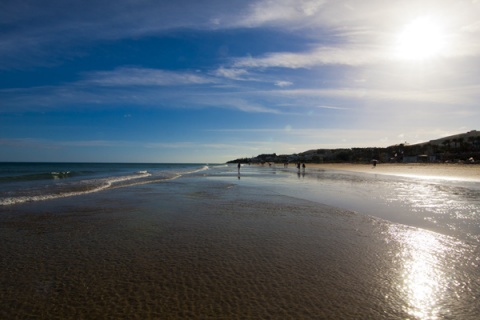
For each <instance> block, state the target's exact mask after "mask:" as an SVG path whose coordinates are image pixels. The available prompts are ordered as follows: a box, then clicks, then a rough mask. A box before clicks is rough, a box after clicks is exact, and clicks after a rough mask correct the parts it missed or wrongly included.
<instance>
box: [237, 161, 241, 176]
mask: <svg viewBox="0 0 480 320" xmlns="http://www.w3.org/2000/svg"><path fill="white" fill-rule="evenodd" d="M240 167H241V165H240V162H239V163H238V165H237V168H238V174H240Z"/></svg>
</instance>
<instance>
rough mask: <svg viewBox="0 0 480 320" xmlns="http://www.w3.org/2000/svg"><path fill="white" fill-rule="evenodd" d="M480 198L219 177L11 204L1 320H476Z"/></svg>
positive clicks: (398, 182)
mask: <svg viewBox="0 0 480 320" xmlns="http://www.w3.org/2000/svg"><path fill="white" fill-rule="evenodd" d="M452 190H453V192H452ZM477 195H478V189H476V186H475V185H468V184H463V183H456V184H443V183H442V182H438V181H423V180H412V179H404V178H398V177H397V178H392V177H381V176H376V177H375V176H366V175H355V174H352V175H348V174H347V175H346V174H343V173H341V174H339V173H332V172H320V171H319V172H308V171H307V172H306V174H305V175H303V176H302V175H300V176H297V174H296V172H293V173H292V172H289V171H282V170H276V169H271V168H258V167H256V168H254V167H252V168H248V167H244V168H242V171H241V175H240V176H238V174H237V170H236V168H234V167H231V168H230V167H220V168H213V169H210V170H207V171H202V172H198V173H195V174H190V175H185V176H184V177H181V178H178V179H176V180H169V181H162V182H156V183H152V184H142V185H136V186H128V187H125V188H116V189H110V190H107V191H105V192H98V193H95V194H86V195H83V196H79V197H71V198H59V199H55V200H48V201H43V202H35V203H24V204H20V205H15V206H6V207H2V208H1V209H0V210H1V211H0V229H1V230H0V242H1V243H2V245H1V246H0V256H1V257H2V259H1V260H0V269H1V270H2V273H1V276H0V281H1V282H0V285H1V288H2V290H0V304H1V305H0V318H2V319H28V318H36V319H56V318H57V319H87V318H88V319H105V318H114V319H179V318H180V319H181V318H193V319H196V318H198V319H205V318H208V319H286V318H292V319H322V318H323V319H338V318H341V319H359V318H363V319H477V318H478V312H479V310H480V302H479V301H478V297H479V296H480V271H479V270H480V268H479V267H480V266H479V264H480V250H479V243H478V241H477V239H478V231H477V230H478V229H476V228H477V226H476V224H475V223H476V221H475V219H474V218H472V217H471V215H469V214H468V212H470V213H473V212H475V214H478V198H477ZM422 199H423V200H422ZM442 199H444V201H442ZM322 203H327V204H328V205H329V206H327V205H323V204H322ZM349 206H353V207H354V209H355V211H356V212H357V213H354V212H353V211H351V209H350V208H349ZM349 209H350V210H349ZM385 209H389V212H387V213H385V212H384V210H385ZM452 211H454V212H452ZM382 215H383V216H382ZM432 217H436V220H432V219H430V218H432ZM394 218H395V219H394ZM392 221H394V222H392ZM454 227H455V228H454ZM432 230H433V231H432Z"/></svg>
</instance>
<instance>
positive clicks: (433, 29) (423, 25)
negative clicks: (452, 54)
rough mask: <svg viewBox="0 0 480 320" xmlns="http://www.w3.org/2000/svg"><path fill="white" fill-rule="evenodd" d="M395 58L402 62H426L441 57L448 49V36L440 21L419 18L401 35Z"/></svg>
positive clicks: (398, 38)
mask: <svg viewBox="0 0 480 320" xmlns="http://www.w3.org/2000/svg"><path fill="white" fill-rule="evenodd" d="M396 40H397V41H396V50H395V56H396V57H397V58H398V59H401V60H426V59H431V58H434V57H437V56H439V55H440V54H441V53H442V52H443V51H444V50H445V48H446V36H445V33H444V30H443V28H442V25H441V23H440V22H439V21H437V20H435V19H433V18H431V17H419V18H417V19H415V20H413V21H412V22H410V23H409V24H407V25H406V26H405V27H404V28H403V30H402V31H401V32H400V33H399V35H398V37H397V39H396Z"/></svg>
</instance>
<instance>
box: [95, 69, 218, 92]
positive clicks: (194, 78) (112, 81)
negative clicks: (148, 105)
mask: <svg viewBox="0 0 480 320" xmlns="http://www.w3.org/2000/svg"><path fill="white" fill-rule="evenodd" d="M86 82H87V83H89V84H94V85H101V86H112V87H121V86H172V85H192V84H207V83H215V82H216V80H215V79H213V78H209V77H206V76H204V75H200V74H195V73H189V72H171V71H165V70H158V69H146V68H131V67H122V68H118V69H116V70H113V71H97V72H91V73H89V74H88V75H87V80H86Z"/></svg>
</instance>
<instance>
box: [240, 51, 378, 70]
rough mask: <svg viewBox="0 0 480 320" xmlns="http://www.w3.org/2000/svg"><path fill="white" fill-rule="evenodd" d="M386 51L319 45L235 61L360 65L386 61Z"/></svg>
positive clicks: (291, 66)
mask: <svg viewBox="0 0 480 320" xmlns="http://www.w3.org/2000/svg"><path fill="white" fill-rule="evenodd" d="M385 60H386V57H385V53H384V52H382V50H381V48H374V47H363V48H362V47H343V48H341V47H338V48H335V47H319V48H317V49H314V50H311V51H308V52H300V53H293V52H278V53H269V54H266V55H264V56H262V57H259V58H252V57H247V58H238V59H235V60H234V62H233V66H234V67H237V68H274V67H282V68H289V69H298V68H312V67H316V66H322V65H349V66H360V65H365V64H370V63H378V62H379V61H385Z"/></svg>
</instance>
